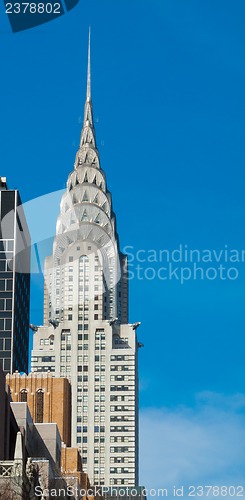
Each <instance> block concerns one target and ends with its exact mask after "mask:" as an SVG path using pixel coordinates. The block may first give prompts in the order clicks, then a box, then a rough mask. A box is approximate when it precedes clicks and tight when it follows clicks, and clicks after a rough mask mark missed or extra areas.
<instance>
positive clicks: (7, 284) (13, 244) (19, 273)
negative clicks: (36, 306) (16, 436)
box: [0, 177, 30, 374]
mask: <svg viewBox="0 0 245 500" xmlns="http://www.w3.org/2000/svg"><path fill="white" fill-rule="evenodd" d="M0 220H1V227H0V363H1V365H2V368H3V370H4V372H5V374H6V373H8V372H11V373H12V372H13V371H15V370H18V371H20V372H21V371H23V372H27V369H28V343H29V302H30V235H29V231H28V227H27V223H26V219H25V215H24V211H23V207H22V204H21V199H20V195H19V192H18V191H17V189H8V188H7V183H6V178H5V177H1V178H0Z"/></svg>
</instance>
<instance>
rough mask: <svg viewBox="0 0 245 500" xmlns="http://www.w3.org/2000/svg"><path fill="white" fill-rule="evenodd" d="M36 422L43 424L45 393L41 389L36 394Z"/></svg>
mask: <svg viewBox="0 0 245 500" xmlns="http://www.w3.org/2000/svg"><path fill="white" fill-rule="evenodd" d="M36 422H37V423H38V424H41V423H43V391H42V389H39V390H38V391H37V392H36Z"/></svg>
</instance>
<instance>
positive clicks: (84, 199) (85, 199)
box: [82, 191, 89, 201]
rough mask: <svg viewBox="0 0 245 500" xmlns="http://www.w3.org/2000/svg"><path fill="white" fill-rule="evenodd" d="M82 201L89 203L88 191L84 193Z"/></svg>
mask: <svg viewBox="0 0 245 500" xmlns="http://www.w3.org/2000/svg"><path fill="white" fill-rule="evenodd" d="M82 201H89V199H88V195H87V191H85V192H84V195H83V199H82Z"/></svg>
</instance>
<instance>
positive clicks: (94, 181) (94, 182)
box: [93, 175, 97, 184]
mask: <svg viewBox="0 0 245 500" xmlns="http://www.w3.org/2000/svg"><path fill="white" fill-rule="evenodd" d="M93 184H97V182H96V175H95V176H94V180H93Z"/></svg>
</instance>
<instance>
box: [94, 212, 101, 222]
mask: <svg viewBox="0 0 245 500" xmlns="http://www.w3.org/2000/svg"><path fill="white" fill-rule="evenodd" d="M94 222H96V224H99V223H100V214H99V213H98V215H97V216H96V217H95V219H94Z"/></svg>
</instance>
